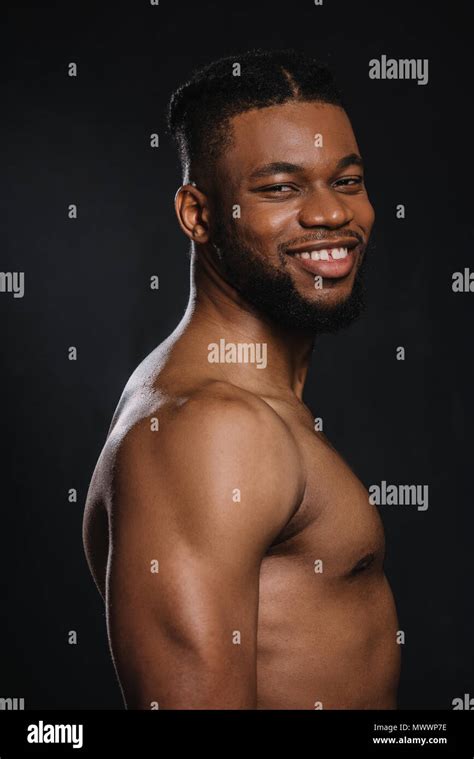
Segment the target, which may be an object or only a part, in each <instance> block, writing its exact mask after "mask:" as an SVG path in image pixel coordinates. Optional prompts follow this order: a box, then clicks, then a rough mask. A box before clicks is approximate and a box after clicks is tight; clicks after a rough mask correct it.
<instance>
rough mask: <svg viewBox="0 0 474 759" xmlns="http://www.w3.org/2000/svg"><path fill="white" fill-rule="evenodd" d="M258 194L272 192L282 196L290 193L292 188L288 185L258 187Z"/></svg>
mask: <svg viewBox="0 0 474 759" xmlns="http://www.w3.org/2000/svg"><path fill="white" fill-rule="evenodd" d="M259 190H260V192H274V193H276V194H279V195H282V194H283V195H284V194H285V193H287V192H292V190H294V187H292V186H291V185H290V184H272V185H269V186H268V187H259Z"/></svg>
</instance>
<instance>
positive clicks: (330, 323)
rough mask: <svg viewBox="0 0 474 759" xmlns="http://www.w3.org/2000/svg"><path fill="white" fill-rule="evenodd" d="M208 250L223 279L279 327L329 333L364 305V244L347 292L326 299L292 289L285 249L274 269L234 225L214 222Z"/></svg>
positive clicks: (353, 317)
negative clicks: (335, 298)
mask: <svg viewBox="0 0 474 759" xmlns="http://www.w3.org/2000/svg"><path fill="white" fill-rule="evenodd" d="M214 250H215V251H216V253H217V255H218V257H219V261H220V264H221V270H222V274H223V276H224V278H225V279H226V281H227V282H228V283H229V284H230V285H232V287H234V288H235V289H236V290H237V292H238V293H239V294H240V295H241V297H242V298H243V299H244V300H245V301H247V303H249V304H250V305H251V306H252V307H253V308H254V309H255V310H256V311H257V312H258V313H259V314H260V315H262V316H264V317H267V318H268V319H269V320H270V321H271V322H273V323H274V324H276V325H278V326H279V327H282V328H284V329H300V330H307V331H310V332H313V333H317V334H323V333H334V332H338V331H339V330H340V329H343V328H345V327H348V326H349V325H350V324H352V322H354V321H355V320H356V319H357V318H358V317H359V316H360V315H361V314H362V313H363V312H364V311H365V309H366V287H365V279H364V274H365V270H366V264H367V247H366V249H365V250H364V255H363V257H362V261H361V262H360V263H359V266H358V269H357V272H356V275H355V278H354V283H353V286H352V290H351V292H350V294H349V295H347V296H346V297H345V298H344V299H342V300H341V301H339V302H337V303H330V304H328V303H324V302H321V301H317V300H311V299H309V298H305V297H304V295H302V294H301V293H300V292H299V291H298V290H297V288H296V286H295V284H294V282H293V280H292V278H291V275H290V273H289V272H288V271H287V270H286V268H285V267H286V255H287V254H285V253H283V252H282V251H281V250H279V257H280V261H281V264H282V268H281V269H277V268H275V267H274V266H272V265H271V264H270V263H269V262H268V261H267V259H266V258H265V256H264V255H262V254H261V253H259V251H258V248H256V247H254V246H252V244H251V243H249V242H248V241H247V240H245V239H242V238H241V237H240V236H239V234H238V233H236V229H235V228H234V227H232V228H230V227H227V226H226V225H223V224H221V223H219V224H218V226H217V228H216V230H215V242H214Z"/></svg>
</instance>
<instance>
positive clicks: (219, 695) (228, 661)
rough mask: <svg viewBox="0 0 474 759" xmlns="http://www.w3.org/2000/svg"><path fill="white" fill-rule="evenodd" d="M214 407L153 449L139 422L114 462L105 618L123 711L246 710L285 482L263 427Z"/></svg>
mask: <svg viewBox="0 0 474 759" xmlns="http://www.w3.org/2000/svg"><path fill="white" fill-rule="evenodd" d="M214 412H215V409H214V408H211V409H203V408H202V405H199V407H198V411H197V412H196V408H195V407H191V411H190V412H189V413H187V414H183V415H182V416H181V417H180V418H179V419H178V420H176V419H174V420H173V424H171V425H169V426H168V427H167V425H166V419H165V423H164V424H163V425H162V424H161V423H160V433H159V435H160V437H159V438H154V439H153V441H156V444H155V442H154V444H153V445H151V444H149V441H147V439H145V440H144V439H143V434H145V435H146V434H148V433H147V432H146V429H147V427H146V426H145V425H144V429H143V430H142V433H141V436H140V435H139V437H138V441H139V442H138V444H134V443H133V440H132V441H130V440H129V442H128V444H127V446H126V450H125V451H124V452H123V455H122V458H121V460H120V461H119V462H118V465H117V475H116V481H115V483H114V504H113V508H112V512H111V549H110V554H109V564H108V572H107V594H106V601H107V622H108V630H109V640H110V644H111V648H112V653H113V657H114V663H115V666H116V670H117V674H118V676H119V679H120V682H121V685H122V690H123V693H124V698H125V700H126V702H127V705H128V706H129V707H138V708H150V703H151V702H158V703H159V705H160V708H165V709H166V708H176V709H179V708H192V709H196V708H219V709H220V708H255V704H256V645H257V620H258V591H259V575H260V564H261V560H262V558H263V556H264V554H265V551H266V549H267V547H268V545H269V544H270V543H271V541H272V539H273V537H274V536H275V535H276V534H277V532H278V530H279V528H280V527H281V525H282V523H284V522H285V521H286V519H287V515H288V514H289V513H290V512H291V509H292V503H291V499H292V496H293V490H292V488H293V485H291V483H289V481H288V478H286V479H285V480H283V479H282V477H281V466H279V467H278V466H277V464H279V463H281V450H278V451H277V452H278V455H277V456H276V455H273V458H272V450H274V449H275V434H274V432H273V431H272V430H271V429H267V428H266V427H265V426H262V425H260V426H256V425H255V419H254V417H253V416H252V415H249V414H247V413H246V411H245V410H244V412H243V411H242V409H238V414H237V415H236V413H235V410H234V409H233V408H230V409H229V408H228V407H226V408H225V409H222V408H219V409H218V413H217V414H216V413H214ZM196 413H197V418H196ZM262 430H263V432H262ZM272 447H273V448H272ZM265 453H267V456H266V458H265Z"/></svg>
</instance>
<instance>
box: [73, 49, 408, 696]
mask: <svg viewBox="0 0 474 759" xmlns="http://www.w3.org/2000/svg"><path fill="white" fill-rule="evenodd" d="M169 126H170V129H171V131H172V133H173V134H174V136H175V137H176V140H177V142H178V146H179V150H180V156H181V160H182V165H183V175H184V183H183V185H182V186H181V187H180V189H179V190H178V192H177V194H176V198H175V207H176V213H177V217H178V221H179V224H180V226H181V228H182V230H183V232H184V233H185V234H186V235H187V237H188V238H189V239H190V240H191V294H190V299H189V304H188V307H187V310H186V312H185V314H184V316H183V318H182V320H181V322H180V324H179V325H178V326H177V327H176V329H175V330H174V332H173V333H172V334H171V335H170V336H169V337H168V338H167V339H166V340H165V341H164V342H163V343H162V344H161V345H159V347H158V348H157V349H156V350H154V351H153V352H152V353H151V354H150V355H149V356H148V357H147V358H146V359H145V360H144V362H143V363H142V364H141V365H140V366H139V367H138V369H136V371H135V372H134V373H133V375H132V377H131V379H130V380H129V382H128V384H127V386H126V388H125V390H124V393H123V395H122V398H121V400H120V403H119V406H118V408H117V410H116V412H115V416H114V418H113V421H112V425H111V429H110V432H109V436H108V439H107V442H106V444H105V447H104V449H103V451H102V454H101V456H100V459H99V462H98V464H97V467H96V470H95V473H94V476H93V480H92V483H91V487H90V491H89V496H88V502H87V506H86V512H85V520H84V541H85V548H86V554H87V558H88V561H89V565H90V568H91V571H92V573H93V576H94V578H95V581H96V583H97V586H98V588H99V590H100V593H101V594H102V596H103V598H104V601H105V603H106V609H107V625H108V633H109V642H110V647H111V652H112V656H113V660H114V665H115V667H116V671H117V675H118V678H119V681H120V684H121V688H122V693H123V696H124V699H125V704H126V706H127V707H128V708H137V709H149V708H160V709H320V708H323V709H371V708H374V709H394V708H396V690H397V684H398V677H399V664H400V662H399V646H398V645H397V640H396V634H397V617H396V609H395V605H394V601H393V597H392V593H391V590H390V587H389V585H388V582H387V579H386V577H385V575H384V571H383V559H384V535H383V528H382V524H381V520H380V517H379V515H378V512H377V510H376V508H375V507H374V506H373V505H371V504H370V503H369V499H368V492H367V490H366V489H365V487H364V486H363V485H362V483H361V482H360V481H359V480H358V479H357V477H356V476H355V475H354V473H353V472H352V471H351V469H350V468H349V466H348V465H347V464H346V463H345V462H344V460H343V459H342V458H341V456H340V455H338V453H337V452H336V451H335V450H334V448H333V447H332V446H331V444H330V443H329V441H328V440H327V439H326V437H325V436H324V435H323V434H322V432H320V431H318V428H317V427H318V426H317V425H315V423H314V418H313V414H312V413H311V412H310V410H309V409H308V408H307V407H306V406H305V405H304V403H303V402H302V394H303V387H304V382H305V378H306V374H307V369H308V362H309V360H310V355H311V352H312V347H313V342H314V338H315V336H316V335H317V334H319V333H322V332H332V331H335V330H337V329H339V328H341V327H343V326H346V325H348V324H350V323H351V322H352V321H353V320H354V319H355V318H356V316H357V315H358V314H359V313H360V312H361V309H362V307H363V304H364V297H363V293H364V289H363V286H362V272H363V265H364V264H365V260H366V251H367V244H368V240H369V236H370V232H371V229H372V225H373V222H374V212H373V209H372V206H371V204H370V202H369V199H368V197H367V192H366V189H365V185H364V177H363V168H362V160H361V157H360V154H359V149H358V146H357V143H356V140H355V137H354V134H353V132H352V128H351V125H350V122H349V119H348V117H347V115H346V112H345V110H344V108H343V106H342V101H341V99H340V95H339V93H338V91H337V90H336V87H335V85H334V83H333V81H332V78H331V75H330V73H329V72H328V71H327V69H326V68H325V67H323V66H320V65H318V64H317V63H316V62H315V61H313V60H312V59H309V58H306V57H305V56H303V55H301V54H298V53H296V52H294V51H278V52H273V53H270V52H263V51H251V52H249V53H246V54H244V55H241V56H237V57H233V58H226V59H222V60H220V61H217V62H216V63H213V64H211V65H210V66H208V67H207V68H205V69H203V70H201V71H200V72H197V73H196V74H195V75H194V77H193V78H192V79H191V80H190V81H189V82H188V83H187V84H186V85H184V86H183V87H182V88H180V89H179V90H178V91H177V92H176V93H175V94H174V95H173V97H172V99H171V103H170V110H169ZM347 401H348V402H349V397H348V399H347Z"/></svg>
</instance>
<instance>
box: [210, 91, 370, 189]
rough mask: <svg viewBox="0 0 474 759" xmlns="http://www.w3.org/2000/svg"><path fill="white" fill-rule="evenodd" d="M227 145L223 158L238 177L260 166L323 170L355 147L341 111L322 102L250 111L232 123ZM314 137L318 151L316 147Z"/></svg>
mask: <svg viewBox="0 0 474 759" xmlns="http://www.w3.org/2000/svg"><path fill="white" fill-rule="evenodd" d="M231 128H232V144H231V146H230V147H229V148H228V149H227V150H226V151H225V153H224V155H223V156H222V162H223V165H224V167H225V169H226V172H228V173H230V174H231V175H232V176H234V177H235V178H237V177H238V176H240V177H245V176H246V175H248V174H250V173H252V171H254V170H255V169H256V168H258V166H259V165H261V164H266V163H271V162H277V161H287V162H291V163H298V164H303V165H305V166H307V167H308V168H309V169H310V168H311V167H313V168H314V167H319V169H323V168H324V167H325V166H327V167H328V168H330V167H331V165H332V164H334V163H336V162H337V161H338V159H339V158H341V157H342V156H344V155H346V154H348V153H354V152H355V153H358V152H359V150H358V146H357V142H356V139H355V136H354V133H353V131H352V126H351V123H350V121H349V118H348V116H347V114H346V112H345V111H344V110H343V109H342V108H340V107H339V106H334V105H329V104H326V103H308V102H296V103H295V102H291V103H283V104H282V105H275V106H269V107H266V108H255V109H252V110H250V111H245V112H244V113H239V114H238V115H237V116H234V117H233V118H232V119H231ZM317 135H321V136H322V147H321V146H319V147H317V146H316V145H317V144H319V145H320V142H317Z"/></svg>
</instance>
